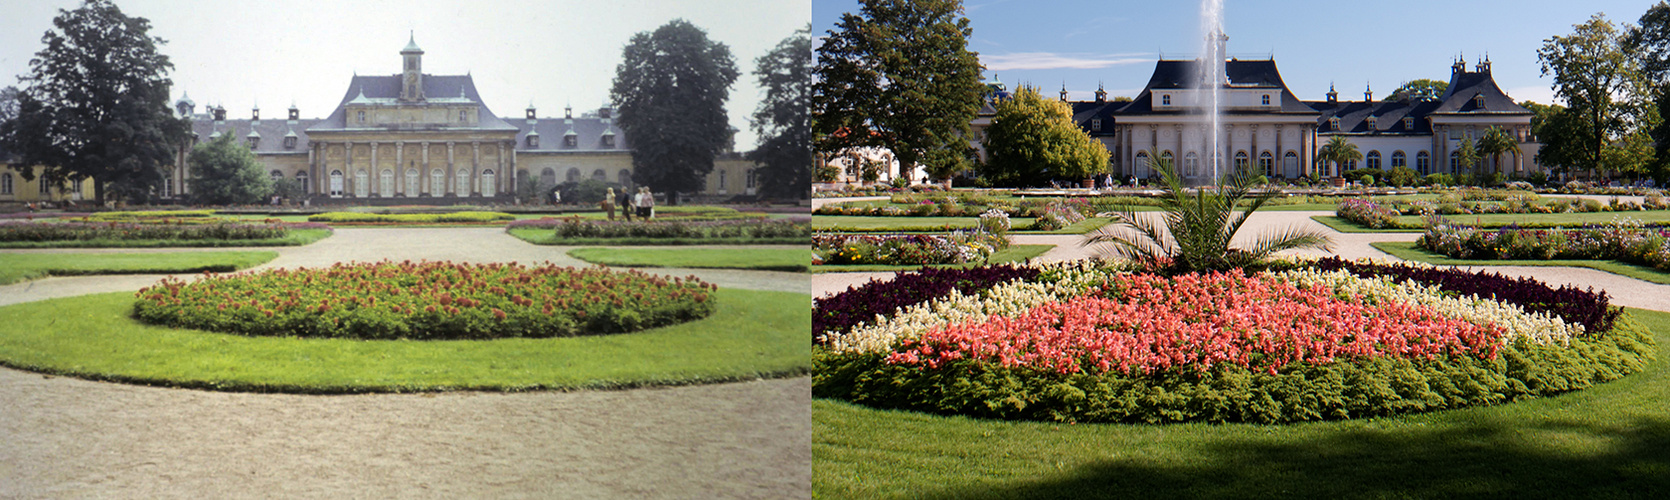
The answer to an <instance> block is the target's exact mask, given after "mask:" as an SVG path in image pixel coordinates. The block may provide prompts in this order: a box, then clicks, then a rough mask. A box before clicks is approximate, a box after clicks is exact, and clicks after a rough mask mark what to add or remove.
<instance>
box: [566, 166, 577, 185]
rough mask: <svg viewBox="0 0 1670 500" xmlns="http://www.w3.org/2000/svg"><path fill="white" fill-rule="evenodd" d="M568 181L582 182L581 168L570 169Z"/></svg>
mask: <svg viewBox="0 0 1670 500" xmlns="http://www.w3.org/2000/svg"><path fill="white" fill-rule="evenodd" d="M568 182H580V169H578V168H570V169H568Z"/></svg>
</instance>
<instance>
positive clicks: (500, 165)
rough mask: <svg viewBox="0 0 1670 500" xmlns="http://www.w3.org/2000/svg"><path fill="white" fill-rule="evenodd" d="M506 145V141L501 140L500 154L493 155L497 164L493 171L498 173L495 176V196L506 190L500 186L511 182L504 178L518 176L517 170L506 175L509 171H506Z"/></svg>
mask: <svg viewBox="0 0 1670 500" xmlns="http://www.w3.org/2000/svg"><path fill="white" fill-rule="evenodd" d="M504 145H505V141H499V144H498V147H499V154H497V155H494V156H493V161H494V162H495V163H496V165H497V166H494V167H493V171H494V172H497V174H496V175H494V176H493V194H494V195H495V196H497V195H498V194H500V193H503V192H504V191H505V190H504V189H500V186H506V185H509V184H510V183H509V182H505V181H504V180H503V179H504V178H506V177H510V178H515V177H516V173H515V172H508V173H509V174H510V175H505V174H506V173H507V172H505V171H504V155H505V154H506V153H505V150H504Z"/></svg>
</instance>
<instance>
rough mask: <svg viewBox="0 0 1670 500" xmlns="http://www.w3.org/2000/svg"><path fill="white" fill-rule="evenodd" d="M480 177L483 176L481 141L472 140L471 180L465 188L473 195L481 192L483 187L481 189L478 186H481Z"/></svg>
mask: <svg viewBox="0 0 1670 500" xmlns="http://www.w3.org/2000/svg"><path fill="white" fill-rule="evenodd" d="M480 178H481V141H470V180H469V185H467V186H464V190H465V191H466V192H469V193H470V194H472V195H473V194H478V193H480V192H481V189H479V188H478V187H477V186H479V185H480V184H481V183H480V182H479V181H477V180H476V179H480Z"/></svg>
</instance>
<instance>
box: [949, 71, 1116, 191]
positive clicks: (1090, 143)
mask: <svg viewBox="0 0 1670 500" xmlns="http://www.w3.org/2000/svg"><path fill="white" fill-rule="evenodd" d="M984 142H985V146H986V165H985V167H984V168H983V169H982V171H981V172H980V175H981V176H982V177H985V178H986V180H988V181H991V183H992V185H994V186H1009V187H1032V186H1043V185H1047V184H1049V182H1050V180H1052V179H1061V180H1066V181H1073V182H1078V181H1079V180H1080V179H1084V178H1087V177H1090V176H1091V175H1094V174H1098V173H1102V172H1106V171H1107V165H1108V150H1107V147H1105V146H1103V145H1102V143H1101V142H1098V141H1095V140H1092V139H1091V138H1090V136H1089V135H1087V134H1085V133H1084V131H1083V130H1081V129H1079V126H1078V124H1077V123H1074V122H1073V110H1072V108H1070V107H1068V106H1067V103H1064V102H1061V101H1056V100H1051V99H1044V97H1043V96H1041V95H1038V89H1036V88H1032V87H1026V86H1023V87H1021V88H1020V90H1019V91H1018V92H1016V93H1015V94H1014V95H1013V96H1011V97H1010V98H1009V99H1005V100H1003V101H1002V102H1000V103H998V104H997V115H996V116H994V117H992V124H991V126H990V127H988V128H987V129H986V139H985V141H984Z"/></svg>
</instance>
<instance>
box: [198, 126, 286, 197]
mask: <svg viewBox="0 0 1670 500" xmlns="http://www.w3.org/2000/svg"><path fill="white" fill-rule="evenodd" d="M186 163H187V164H188V165H190V167H191V179H189V180H188V181H187V182H189V183H190V184H191V201H192V202H193V203H198V204H203V205H247V204H252V203H262V202H264V201H266V198H267V197H268V196H272V195H273V189H274V188H273V180H272V178H271V177H268V176H267V174H266V173H265V172H262V171H261V161H260V160H257V159H256V158H255V153H252V152H250V150H249V148H247V147H244V146H243V145H241V144H238V143H237V142H236V141H234V140H233V138H232V134H226V135H222V136H220V137H218V138H216V139H215V140H213V141H209V142H206V143H203V144H198V145H197V147H195V148H192V150H191V155H190V156H188V157H186Z"/></svg>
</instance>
